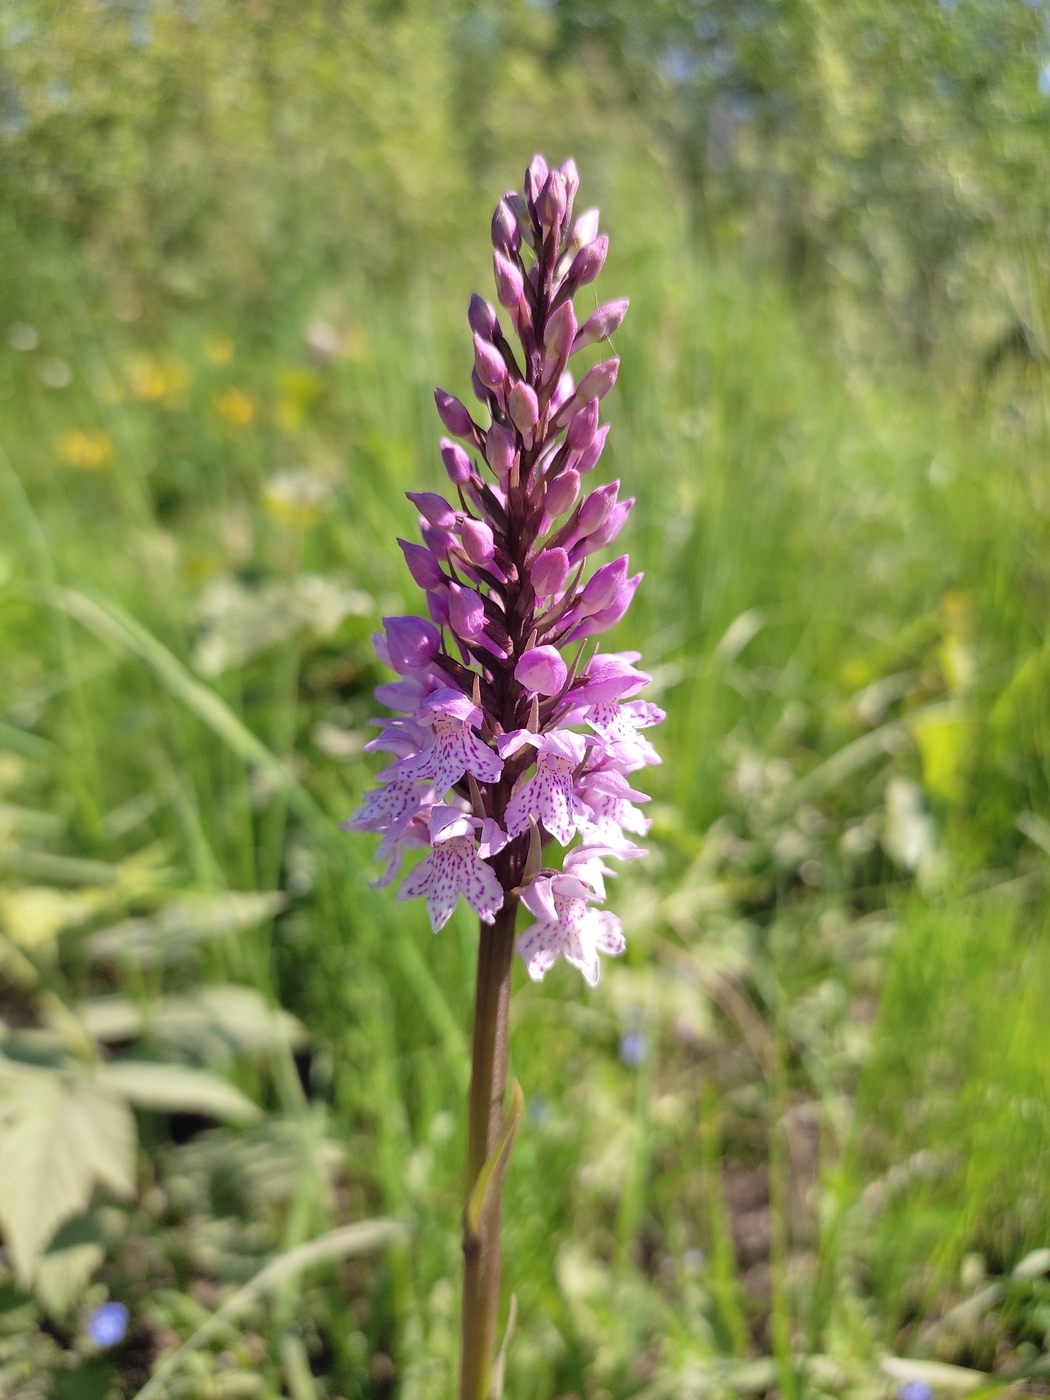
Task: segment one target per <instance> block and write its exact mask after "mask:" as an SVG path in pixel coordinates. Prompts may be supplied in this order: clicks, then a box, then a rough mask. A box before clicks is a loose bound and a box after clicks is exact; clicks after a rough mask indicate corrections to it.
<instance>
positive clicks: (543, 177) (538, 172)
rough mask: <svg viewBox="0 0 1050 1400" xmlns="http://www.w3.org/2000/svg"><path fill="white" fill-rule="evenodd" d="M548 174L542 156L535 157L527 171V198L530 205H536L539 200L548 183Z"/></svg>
mask: <svg viewBox="0 0 1050 1400" xmlns="http://www.w3.org/2000/svg"><path fill="white" fill-rule="evenodd" d="M547 174H548V171H547V162H546V161H545V160H544V159H543V157H542V156H541V155H539V154H537V155H534V156H533V157H532V159H531V160H530V161H529V164H528V168H527V170H526V171H525V198H526V199H527V200H528V201H529V203H530V204H533V205H535V203H536V201H537V200H538V199H539V197H540V193H541V192H542V190H543V187H544V185H545V184H546V183H547Z"/></svg>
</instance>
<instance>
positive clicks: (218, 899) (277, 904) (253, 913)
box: [87, 893, 285, 967]
mask: <svg viewBox="0 0 1050 1400" xmlns="http://www.w3.org/2000/svg"><path fill="white" fill-rule="evenodd" d="M284 902H285V901H284V896H283V895H281V894H238V893H229V894H220V895H214V896H212V897H210V898H203V897H196V898H193V899H180V900H176V901H175V902H174V903H172V904H169V905H167V906H166V907H165V908H164V909H162V910H160V912H159V913H157V914H153V915H151V916H150V917H149V918H142V919H125V920H123V922H121V923H119V924H113V925H112V927H110V928H104V929H100V930H99V931H98V932H97V933H93V934H92V935H91V937H90V938H89V939H88V940H87V951H88V954H89V956H90V957H92V958H95V959H98V960H99V961H108V962H124V963H130V964H131V965H132V966H134V967H153V966H156V965H157V964H159V963H170V962H175V961H177V959H179V958H182V957H185V956H186V955H187V954H188V953H191V952H192V951H193V950H194V949H195V948H196V947H197V945H198V944H199V943H202V942H204V941H205V940H207V939H209V938H222V937H227V936H228V935H230V934H233V933H239V932H241V931H242V930H244V929H249V928H254V927H255V925H256V924H261V923H262V922H263V921H264V920H266V919H272V918H273V916H274V915H275V914H276V913H277V912H278V911H279V910H280V909H282V908H283V907H284Z"/></svg>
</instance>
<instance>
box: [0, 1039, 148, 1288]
mask: <svg viewBox="0 0 1050 1400" xmlns="http://www.w3.org/2000/svg"><path fill="white" fill-rule="evenodd" d="M4 1069H5V1071H6V1073H5V1074H4V1076H3V1089H4V1091H5V1092H4V1098H3V1101H2V1104H0V1108H2V1115H0V1227H2V1228H3V1233H4V1239H5V1241H6V1243H7V1247H8V1250H9V1252H10V1255H11V1259H12V1262H13V1263H14V1266H15V1273H16V1275H17V1277H18V1281H19V1283H20V1284H21V1285H22V1286H23V1287H27V1286H28V1285H29V1284H30V1283H31V1282H32V1280H33V1277H34V1275H35V1273H36V1268H37V1264H38V1261H39V1259H40V1256H41V1254H42V1253H43V1251H44V1249H45V1248H46V1246H47V1244H48V1242H49V1241H50V1239H51V1238H52V1236H53V1235H54V1233H55V1231H56V1230H57V1229H58V1227H59V1226H60V1225H61V1224H62V1223H63V1222H64V1221H66V1220H70V1219H71V1218H72V1217H73V1216H75V1215H79V1214H80V1213H81V1212H82V1211H83V1210H84V1209H85V1208H86V1207H87V1204H88V1201H89V1200H90V1198H91V1194H92V1192H93V1191H94V1189H95V1187H96V1186H103V1187H107V1188H108V1189H109V1190H110V1191H112V1192H113V1193H114V1194H116V1195H118V1196H122V1197H125V1198H127V1197H130V1196H131V1195H133V1193H134V1167H135V1122H134V1119H133V1118H132V1116H131V1113H130V1112H129V1111H128V1107H127V1105H126V1104H125V1103H124V1102H122V1100H121V1098H120V1097H118V1096H117V1094H115V1093H114V1092H112V1091H110V1090H108V1089H107V1088H106V1087H105V1086H104V1085H102V1084H99V1083H98V1082H97V1081H96V1079H95V1077H94V1075H89V1074H79V1075H76V1076H70V1075H68V1074H66V1073H61V1072H54V1071H47V1070H35V1069H25V1068H21V1067H18V1068H17V1069H13V1068H11V1067H10V1066H9V1065H5V1066H4Z"/></svg>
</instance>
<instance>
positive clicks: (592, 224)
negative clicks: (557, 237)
mask: <svg viewBox="0 0 1050 1400" xmlns="http://www.w3.org/2000/svg"><path fill="white" fill-rule="evenodd" d="M600 219H601V211H600V210H598V209H585V210H584V211H583V213H582V214H581V215H580V217H579V218H578V219H577V220H576V222H575V223H574V224H573V226H572V233H571V234H570V236H569V245H570V247H573V248H585V247H586V246H587V244H588V243H593V242H594V240H595V239H596V238H597V237H598V223H599V220H600Z"/></svg>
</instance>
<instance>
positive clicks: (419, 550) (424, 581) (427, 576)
mask: <svg viewBox="0 0 1050 1400" xmlns="http://www.w3.org/2000/svg"><path fill="white" fill-rule="evenodd" d="M398 544H399V545H400V546H401V552H402V554H403V555H404V556H405V563H406V564H407V565H408V572H409V573H410V574H411V575H412V577H413V579H414V580H415V581H416V583H418V584H419V586H420V588H440V587H441V585H442V584H443V583H444V582H445V577H444V575H443V574H442V572H441V565H440V564H439V563H438V561H437V560H436V559H435V558H434V556H433V554H431V552H430V550H429V549H424V547H423V546H422V545H421V544H412V543H411V542H410V541H409V540H402V539H399V540H398Z"/></svg>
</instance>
